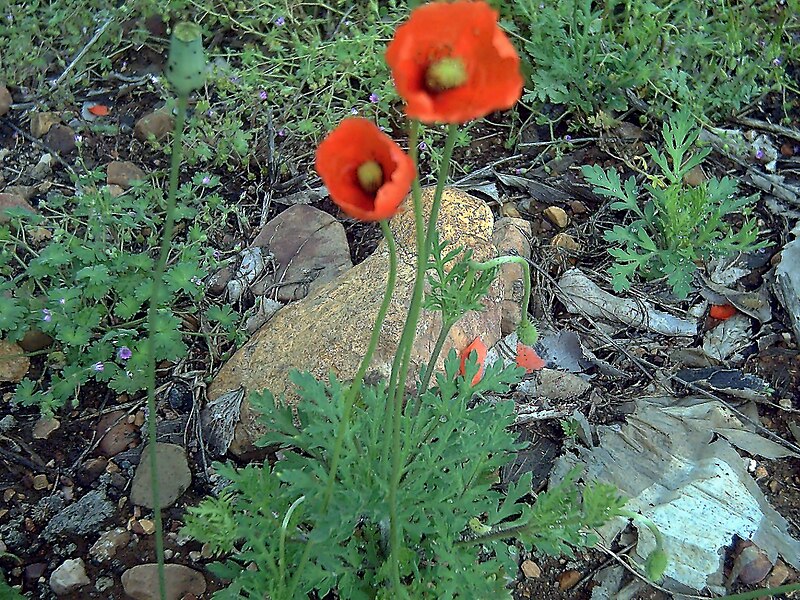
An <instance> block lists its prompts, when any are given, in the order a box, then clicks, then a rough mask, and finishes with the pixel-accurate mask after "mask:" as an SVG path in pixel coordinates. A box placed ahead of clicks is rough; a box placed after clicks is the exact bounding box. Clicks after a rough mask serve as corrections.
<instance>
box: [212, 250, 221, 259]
mask: <svg viewBox="0 0 800 600" xmlns="http://www.w3.org/2000/svg"><path fill="white" fill-rule="evenodd" d="M211 255H212V256H213V257H214V260H219V259H220V257H221V256H222V253H221V252H220V251H219V250H214V252H212V253H211Z"/></svg>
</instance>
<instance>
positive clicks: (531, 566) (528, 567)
mask: <svg viewBox="0 0 800 600" xmlns="http://www.w3.org/2000/svg"><path fill="white" fill-rule="evenodd" d="M522 573H523V575H525V577H527V578H528V579H538V578H539V577H541V576H542V569H541V567H539V565H537V564H536V563H535V562H533V561H532V560H525V561H522Z"/></svg>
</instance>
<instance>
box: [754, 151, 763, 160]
mask: <svg viewBox="0 0 800 600" xmlns="http://www.w3.org/2000/svg"><path fill="white" fill-rule="evenodd" d="M756 158H757V159H758V160H761V159H762V158H764V152H763V150H756Z"/></svg>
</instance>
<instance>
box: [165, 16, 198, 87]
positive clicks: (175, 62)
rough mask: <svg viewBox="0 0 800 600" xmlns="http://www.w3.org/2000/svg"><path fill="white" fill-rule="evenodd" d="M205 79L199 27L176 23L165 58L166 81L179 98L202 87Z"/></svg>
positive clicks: (192, 24) (191, 24)
mask: <svg viewBox="0 0 800 600" xmlns="http://www.w3.org/2000/svg"><path fill="white" fill-rule="evenodd" d="M205 79H206V55H205V52H204V50H203V36H202V33H201V31H200V27H199V26H197V25H195V24H194V23H185V22H184V23H178V24H177V25H175V28H174V29H173V30H172V38H171V39H170V43H169V57H168V58H167V80H168V81H169V82H170V83H171V84H172V87H173V88H174V89H175V92H176V93H177V94H178V95H179V96H188V95H189V94H191V93H192V92H193V91H195V90H199V89H200V88H201V87H203V84H204V83H205Z"/></svg>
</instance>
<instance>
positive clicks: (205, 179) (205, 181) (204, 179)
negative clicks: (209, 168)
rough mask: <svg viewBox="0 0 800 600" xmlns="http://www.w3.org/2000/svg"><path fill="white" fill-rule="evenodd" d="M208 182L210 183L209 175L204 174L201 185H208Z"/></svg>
mask: <svg viewBox="0 0 800 600" xmlns="http://www.w3.org/2000/svg"><path fill="white" fill-rule="evenodd" d="M209 183H211V177H209V176H208V175H206V176H205V177H203V185H208V184H209Z"/></svg>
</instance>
